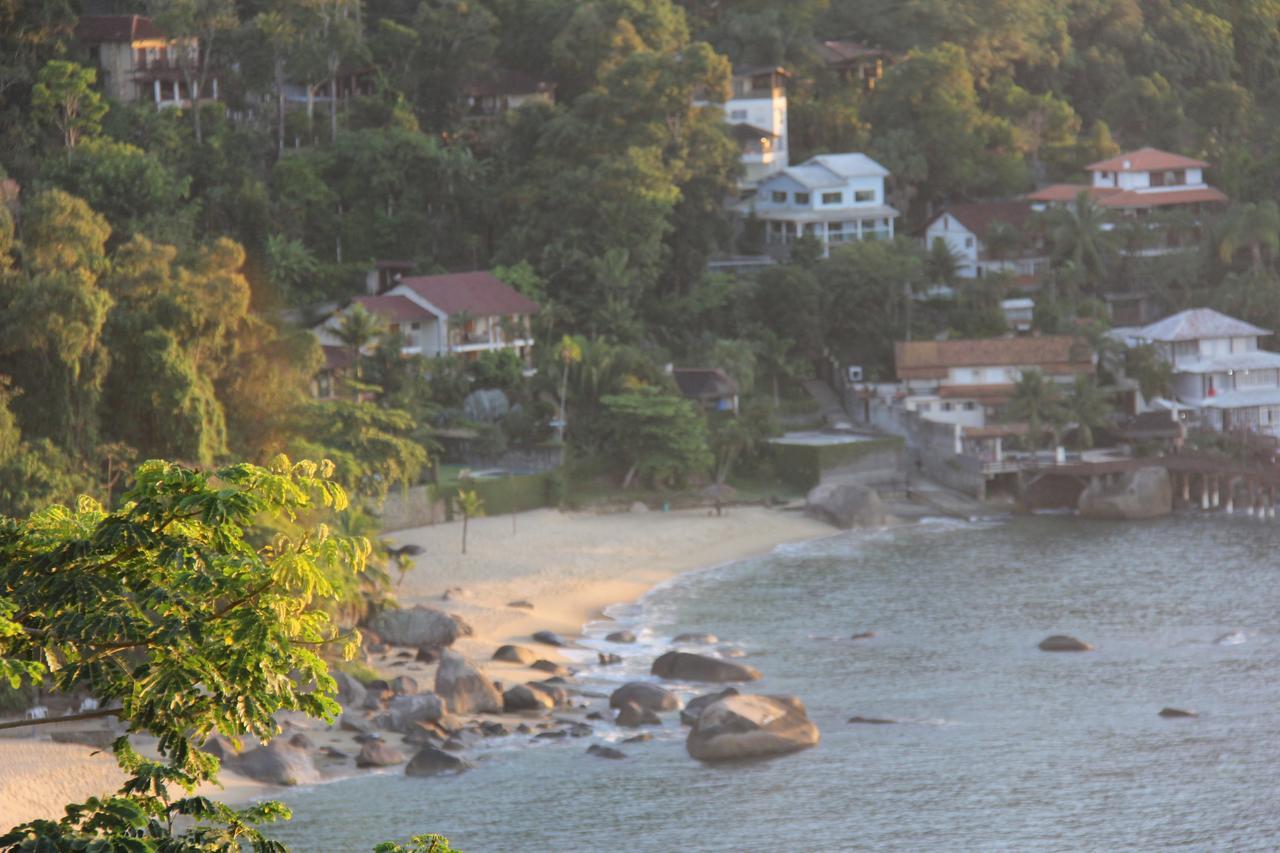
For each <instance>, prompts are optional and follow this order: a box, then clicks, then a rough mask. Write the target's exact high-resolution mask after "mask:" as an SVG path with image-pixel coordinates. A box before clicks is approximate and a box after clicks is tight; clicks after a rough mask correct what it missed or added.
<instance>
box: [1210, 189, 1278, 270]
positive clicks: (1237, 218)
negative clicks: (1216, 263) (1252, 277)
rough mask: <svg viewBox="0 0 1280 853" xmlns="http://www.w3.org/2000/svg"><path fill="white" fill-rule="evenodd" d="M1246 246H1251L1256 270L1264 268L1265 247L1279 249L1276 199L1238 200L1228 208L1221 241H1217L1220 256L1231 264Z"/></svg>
mask: <svg viewBox="0 0 1280 853" xmlns="http://www.w3.org/2000/svg"><path fill="white" fill-rule="evenodd" d="M1245 246H1247V247H1249V256H1250V258H1251V260H1252V268H1253V269H1254V270H1259V269H1262V266H1263V253H1262V250H1263V249H1264V248H1266V249H1268V250H1270V251H1271V252H1273V253H1274V252H1275V251H1277V250H1280V207H1278V206H1277V205H1276V203H1275V202H1274V201H1271V200H1267V201H1263V202H1257V203H1255V202H1247V203H1245V204H1237V205H1236V206H1235V207H1233V208H1231V209H1230V210H1229V211H1227V215H1226V217H1224V221H1223V234H1222V242H1220V243H1219V244H1218V256H1219V258H1220V259H1221V260H1222V262H1223V263H1224V264H1229V263H1231V258H1232V257H1234V256H1235V253H1236V252H1237V251H1238V250H1239V249H1241V248H1243V247H1245Z"/></svg>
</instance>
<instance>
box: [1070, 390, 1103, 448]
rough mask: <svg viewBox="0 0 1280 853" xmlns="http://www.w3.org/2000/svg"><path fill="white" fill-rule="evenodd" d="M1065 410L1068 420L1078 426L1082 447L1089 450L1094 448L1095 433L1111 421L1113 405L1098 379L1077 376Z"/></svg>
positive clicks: (1077, 432) (1077, 431) (1077, 433)
mask: <svg viewBox="0 0 1280 853" xmlns="http://www.w3.org/2000/svg"><path fill="white" fill-rule="evenodd" d="M1063 410H1064V413H1065V414H1066V418H1067V420H1068V421H1069V422H1072V423H1074V424H1075V425H1076V435H1078V436H1079V438H1080V446H1081V447H1082V448H1085V449H1088V448H1090V447H1093V431H1094V430H1095V429H1097V428H1098V427H1101V426H1106V424H1107V423H1108V421H1109V420H1110V416H1111V411H1112V405H1111V400H1110V398H1108V397H1107V395H1106V394H1105V393H1103V391H1102V389H1101V388H1099V387H1098V382H1097V380H1096V379H1094V378H1093V377H1092V376H1077V377H1076V381H1075V384H1074V385H1072V386H1071V390H1070V391H1069V392H1067V397H1066V400H1065V401H1063Z"/></svg>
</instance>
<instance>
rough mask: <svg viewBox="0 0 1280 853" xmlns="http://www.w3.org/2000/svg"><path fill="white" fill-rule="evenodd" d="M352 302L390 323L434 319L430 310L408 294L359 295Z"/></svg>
mask: <svg viewBox="0 0 1280 853" xmlns="http://www.w3.org/2000/svg"><path fill="white" fill-rule="evenodd" d="M351 302H352V304H353V305H363V306H364V310H366V311H368V312H369V313H370V314H376V315H378V316H379V317H382V318H383V319H385V320H386V321H387V322H390V323H417V322H420V321H422V320H431V319H434V315H432V313H431V312H430V311H428V310H427V309H426V308H423V307H422V306H421V305H419V304H418V303H416V302H414V301H413V300H412V299H410V298H409V297H407V296H394V295H383V296H357V297H356V298H355V299H353V300H351Z"/></svg>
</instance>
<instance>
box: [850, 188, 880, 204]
mask: <svg viewBox="0 0 1280 853" xmlns="http://www.w3.org/2000/svg"><path fill="white" fill-rule="evenodd" d="M853 200H854V201H856V202H859V203H864V202H868V201H875V200H876V191H875V190H854V191H853Z"/></svg>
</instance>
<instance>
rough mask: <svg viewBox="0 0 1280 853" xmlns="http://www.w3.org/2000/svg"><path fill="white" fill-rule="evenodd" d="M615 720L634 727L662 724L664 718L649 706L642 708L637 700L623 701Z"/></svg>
mask: <svg viewBox="0 0 1280 853" xmlns="http://www.w3.org/2000/svg"><path fill="white" fill-rule="evenodd" d="M614 722H615V723H617V724H618V725H620V726H624V727H626V728H629V729H634V728H636V727H637V726H660V725H662V718H661V717H659V716H658V715H657V714H655V713H654V712H653V711H650V710H649V709H648V708H641V707H640V706H639V705H637V704H636V703H635V702H623V703H622V704H621V705H620V706H618V717H617V719H616V720H614Z"/></svg>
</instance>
